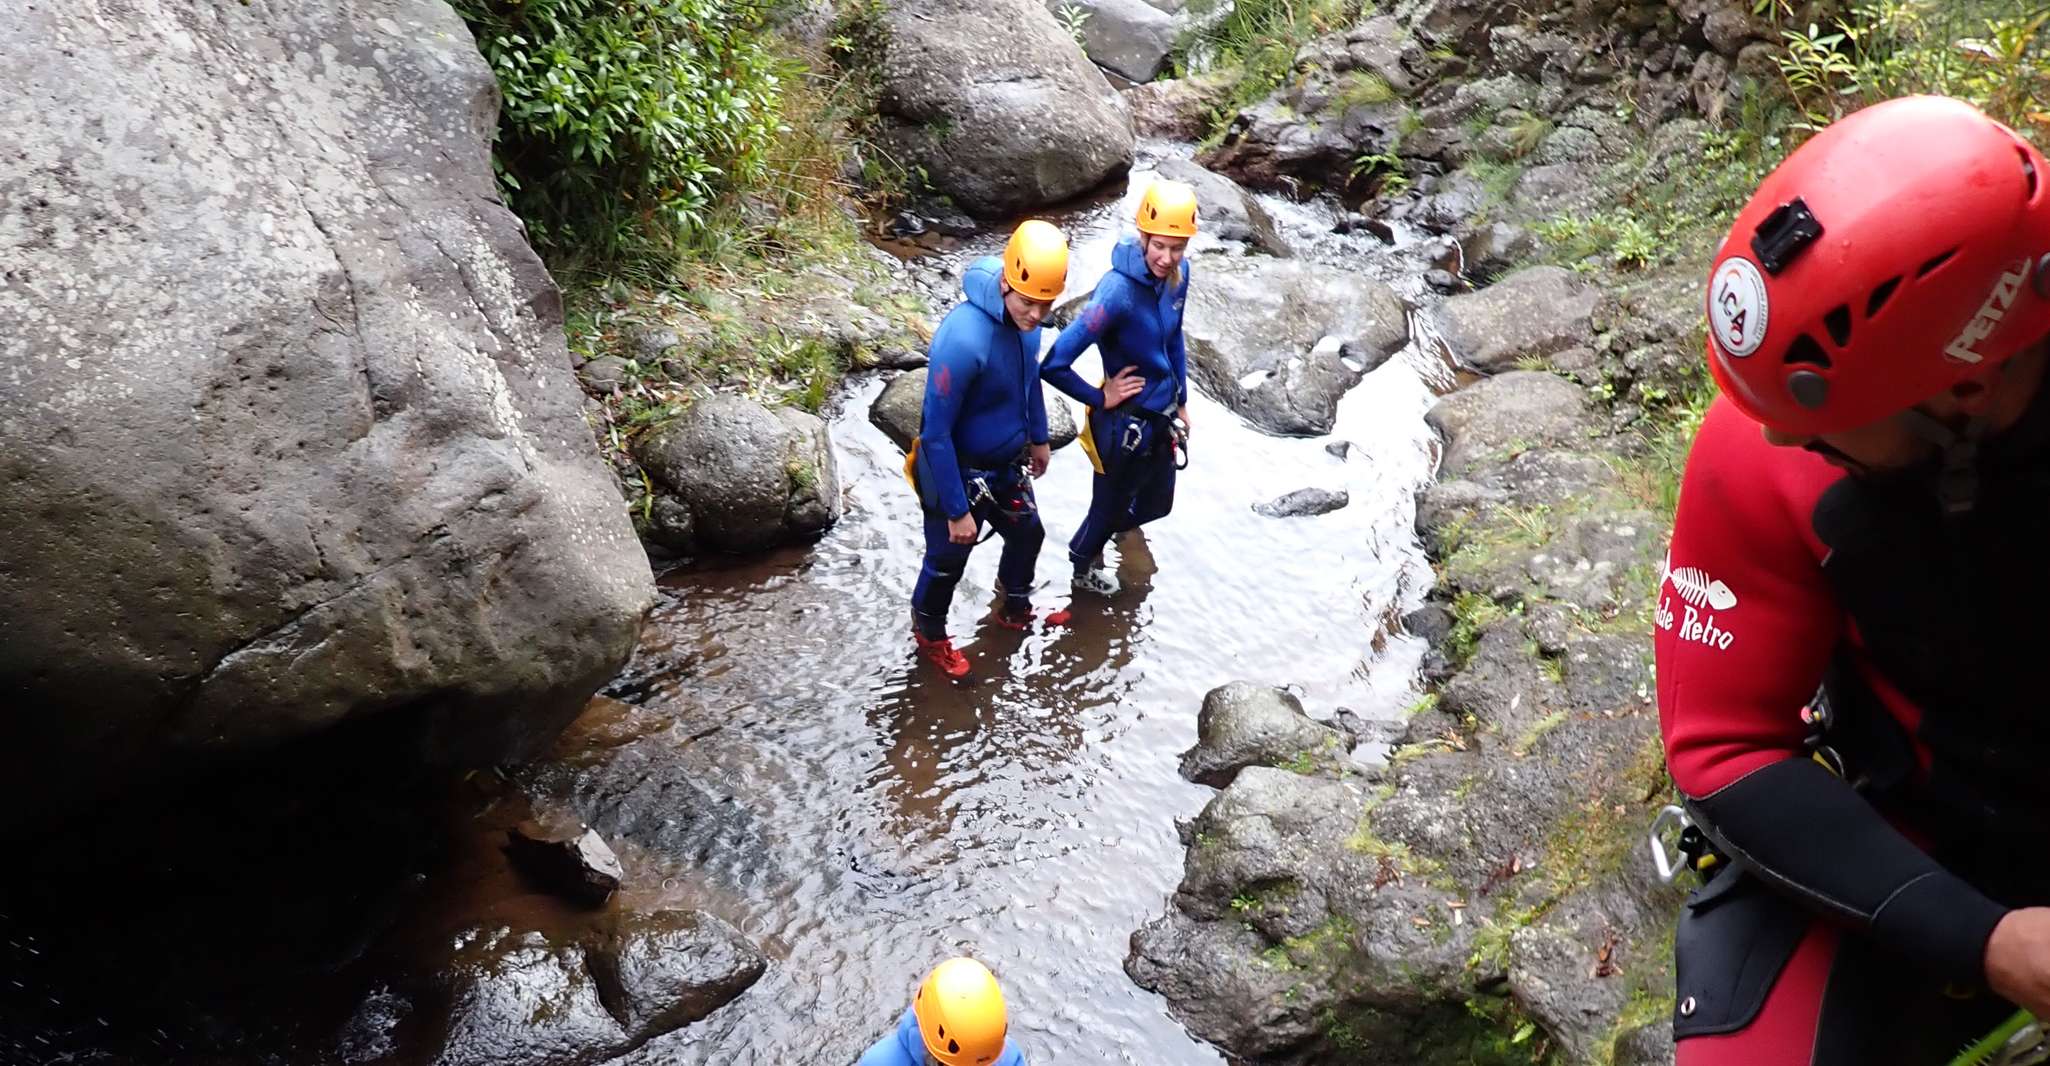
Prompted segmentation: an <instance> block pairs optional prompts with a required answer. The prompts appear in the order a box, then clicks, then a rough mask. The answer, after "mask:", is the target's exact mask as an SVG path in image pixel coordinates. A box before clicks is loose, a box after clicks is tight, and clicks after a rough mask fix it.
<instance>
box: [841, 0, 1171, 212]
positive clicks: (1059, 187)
mask: <svg viewBox="0 0 2050 1066" xmlns="http://www.w3.org/2000/svg"><path fill="white" fill-rule="evenodd" d="M884 17H885V21H886V24H887V26H888V29H889V34H890V44H889V49H888V52H887V54H886V55H885V56H884V57H883V60H882V70H883V92H882V98H881V99H880V101H879V102H878V110H879V111H880V112H881V114H882V116H883V119H884V125H885V132H886V138H887V140H888V141H889V143H890V145H891V147H892V149H893V152H894V154H895V155H896V157H897V158H898V159H900V160H901V161H903V162H904V163H906V164H907V165H915V166H920V167H923V168H924V170H925V173H926V177H927V179H928V181H929V182H930V183H931V184H932V186H933V187H934V188H935V189H937V190H939V191H940V192H943V193H946V194H947V195H948V196H951V197H953V199H954V201H955V202H956V203H958V204H959V205H960V206H961V207H962V208H963V209H965V210H967V211H968V212H970V213H971V214H975V215H979V216H983V217H997V216H1001V215H1006V214H1010V213H1015V212H1019V211H1026V210H1030V209H1032V208H1035V207H1040V206H1042V205H1045V204H1050V203H1054V202H1056V201H1059V200H1064V199H1066V198H1068V197H1070V196H1074V195H1075V194H1077V193H1081V192H1085V191H1087V190H1089V189H1091V188H1094V187H1095V186H1096V185H1097V184H1098V183H1100V182H1102V181H1103V180H1104V179H1105V178H1107V177H1110V176H1111V175H1112V174H1115V173H1119V172H1121V171H1123V170H1125V169H1126V168H1128V167H1130V166H1131V164H1132V149H1133V141H1132V127H1131V121H1130V119H1129V118H1127V117H1126V115H1125V113H1124V111H1123V110H1122V109H1121V108H1120V107H1119V105H1118V101H1117V96H1116V94H1115V93H1114V92H1113V91H1112V90H1111V88H1110V83H1109V82H1106V81H1105V80H1104V78H1103V75H1102V74H1101V73H1100V72H1098V71H1097V69H1096V68H1095V67H1094V66H1092V65H1091V64H1090V63H1089V60H1088V59H1086V58H1085V57H1084V56H1083V55H1082V50H1081V49H1080V48H1078V47H1076V45H1075V42H1074V41H1073V40H1071V39H1070V38H1069V37H1068V35H1067V31H1065V30H1063V29H1062V28H1061V26H1060V24H1059V23H1058V22H1056V21H1055V20H1054V17H1053V15H1052V14H1051V13H1049V12H1048V11H1047V10H1046V8H1044V7H1043V6H1041V5H1040V3H1039V2H1038V0H902V2H899V3H892V4H890V5H888V10H887V13H886V15H885V16H884Z"/></svg>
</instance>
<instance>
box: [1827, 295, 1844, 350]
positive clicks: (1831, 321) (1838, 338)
mask: <svg viewBox="0 0 2050 1066" xmlns="http://www.w3.org/2000/svg"><path fill="white" fill-rule="evenodd" d="M1822 324H1823V325H1824V326H1826V327H1828V328H1829V339H1830V340H1833V341H1835V342H1836V346H1837V347H1839V348H1842V347H1844V346H1845V345H1848V344H1850V343H1851V309H1850V307H1849V306H1848V305H1845V304H1838V305H1836V310H1834V311H1831V312H1830V313H1828V314H1826V315H1823V316H1822Z"/></svg>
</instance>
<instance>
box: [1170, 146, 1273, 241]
mask: <svg viewBox="0 0 2050 1066" xmlns="http://www.w3.org/2000/svg"><path fill="white" fill-rule="evenodd" d="M1157 173H1158V174H1159V175H1160V176H1161V177H1162V178H1165V179H1167V180H1169V181H1180V182H1186V183H1188V184H1189V185H1190V186H1192V187H1193V188H1194V189H1195V190H1196V200H1197V202H1198V203H1199V204H1200V205H1201V215H1200V218H1201V224H1202V227H1203V229H1205V230H1206V231H1208V232H1210V233H1213V234H1216V235H1217V236H1219V237H1222V238H1223V239H1225V240H1228V241H1243V242H1245V243H1247V244H1250V245H1252V246H1254V247H1255V248H1258V249H1260V250H1261V251H1263V252H1266V253H1267V254H1269V255H1274V256H1280V257H1281V258H1284V259H1286V258H1289V257H1291V256H1294V255H1295V249H1293V248H1291V247H1289V245H1288V242H1287V241H1285V240H1283V239H1282V237H1281V231H1280V230H1279V229H1278V228H1277V227H1276V226H1275V225H1274V218H1273V216H1271V215H1269V214H1268V213H1267V209H1266V208H1264V207H1261V206H1260V202H1259V201H1258V200H1255V199H1254V198H1253V197H1252V196H1251V195H1249V194H1248V193H1247V192H1246V190H1244V189H1242V188H1240V187H1239V184H1238V183H1237V182H1235V181H1233V180H1231V179H1230V178H1227V177H1225V176H1224V175H1222V174H1218V173H1216V172H1214V171H1211V170H1206V169H1204V168H1203V167H1201V166H1198V165H1197V164H1195V163H1192V162H1190V161H1188V160H1186V159H1169V160H1166V161H1164V162H1162V163H1161V164H1160V166H1159V168H1158V169H1157Z"/></svg>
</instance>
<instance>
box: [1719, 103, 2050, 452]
mask: <svg viewBox="0 0 2050 1066" xmlns="http://www.w3.org/2000/svg"><path fill="white" fill-rule="evenodd" d="M1708 327H1709V329H1708V337H1709V342H1708V365H1709V368H1710V369H1711V370H1712V371H1713V372H1714V374H1715V379H1716V383H1717V384H1719V385H1721V386H1722V390H1723V392H1724V394H1726V395H1728V396H1729V397H1730V399H1731V400H1732V401H1733V402H1735V403H1736V405H1737V406H1738V407H1739V408H1741V409H1742V410H1743V411H1744V413H1745V414H1748V415H1750V416H1751V417H1752V418H1754V419H1756V420H1758V421H1759V422H1762V423H1764V424H1765V425H1767V426H1770V427H1772V428H1774V429H1778V430H1780V431H1782V432H1786V433H1795V434H1801V435H1812V434H1820V433H1835V432H1839V431H1842V430H1845V429H1850V428H1852V427H1854V426H1860V425H1864V424H1866V423H1868V422H1875V421H1878V420H1879V419H1882V418H1885V417H1887V416H1888V415H1891V414H1894V413H1896V412H1899V411H1902V410H1905V409H1907V408H1910V407H1913V406H1914V405H1915V404H1918V403H1920V402H1922V401H1923V400H1926V399H1928V398H1929V397H1931V396H1934V395H1936V394H1938V393H1940V392H1942V391H1943V390H1945V389H1947V388H1949V387H1950V386H1952V385H1955V384H1957V383H1958V382H1960V381H1963V380H1965V379H1967V378H1970V377H1972V376H1973V375H1974V374H1977V373H1981V372H1983V371H1984V370H1985V369H1987V368H1989V367H1992V366H1995V365H1997V364H1999V363H2000V362H2002V361H2003V360H2005V359H2007V358H2008V357H2010V356H2012V355H2014V354H2015V353H2017V352H2019V351H2021V350H2022V349H2024V348H2026V347H2027V346H2028V345H2030V344H2032V343H2034V342H2035V341H2036V340H2038V339H2040V338H2042V337H2043V336H2044V335H2045V334H2046V333H2050V165H2046V164H2045V162H2044V158H2043V154H2042V153H2041V152H2039V151H2037V150H2036V149H2035V147H2034V146H2032V145H2030V144H2029V143H2028V142H2027V141H2025V140H2023V139H2022V138H2021V137H2020V136H2018V135H2017V134H2016V133H2015V132H2014V131H2013V130H2010V129H2008V128H2007V127H2006V126H2003V125H2001V124H2000V123H1998V122H1995V121H1994V120H1992V119H1991V118H1988V117H1986V115H1985V114H1984V113H1982V112H1980V111H1979V110H1978V109H1976V108H1974V107H1972V106H1971V105H1970V104H1966V103H1962V102H1960V101H1957V100H1950V99H1946V98H1944V97H1940V96H1910V97H1904V98H1902V99H1899V100H1889V101H1887V102H1886V103H1883V104H1877V105H1874V106H1872V107H1868V108H1866V109H1864V110H1863V111H1859V112H1857V113H1856V114H1853V115H1850V116H1848V117H1846V118H1844V119H1842V120H1841V121H1839V122H1836V123H1835V124H1833V125H1831V126H1830V127H1829V128H1828V129H1825V130H1823V131H1822V132H1821V133H1818V134H1816V135H1815V137H1814V139H1812V140H1810V141H1809V142H1808V143H1807V144H1804V145H1802V146H1801V147H1800V148H1799V149H1798V150H1796V151H1795V152H1794V154H1793V155H1791V156H1788V157H1787V159H1786V161H1785V162H1783V163H1781V164H1780V166H1779V168H1778V169H1777V170H1774V171H1773V172H1772V174H1771V176H1769V177H1767V178H1766V179H1765V182H1764V184H1762V185H1760V186H1759V187H1758V192H1757V193H1755V194H1753V196H1752V197H1751V202H1750V203H1749V204H1746V205H1745V207H1744V210H1743V211H1742V212H1741V213H1740V214H1738V216H1737V222H1736V225H1734V226H1733V227H1731V229H1730V234H1729V236H1727V237H1725V238H1724V239H1723V243H1722V246H1721V247H1719V248H1718V249H1716V259H1715V269H1714V271H1712V272H1711V273H1710V274H1709V279H1708Z"/></svg>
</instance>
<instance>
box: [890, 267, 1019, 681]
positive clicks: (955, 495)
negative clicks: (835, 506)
mask: <svg viewBox="0 0 2050 1066" xmlns="http://www.w3.org/2000/svg"><path fill="white" fill-rule="evenodd" d="M1002 278H1003V264H1002V262H1001V261H999V260H998V259H997V258H996V257H994V256H990V257H986V258H983V259H979V260H976V262H975V263H974V264H972V265H971V266H969V268H968V271H967V273H966V274H965V275H963V277H962V279H961V290H962V292H963V293H964V294H965V295H966V296H967V299H965V300H963V301H962V302H961V303H959V304H956V305H955V306H954V309H953V310H952V311H949V312H948V313H947V317H946V318H945V319H944V320H943V321H941V322H940V328H939V329H938V330H937V331H935V332H934V333H933V337H932V348H931V357H930V361H931V367H930V369H929V370H928V372H927V375H926V379H925V409H924V420H923V422H922V423H921V425H920V428H919V431H918V444H917V454H916V459H915V468H916V471H917V481H918V487H919V494H920V497H921V499H922V502H923V503H924V505H925V563H924V565H923V566H922V567H920V569H919V572H918V584H917V587H916V588H914V589H913V590H912V593H911V614H912V620H913V623H914V624H915V625H916V626H917V627H918V631H919V633H920V634H921V635H922V636H924V637H925V638H926V639H928V640H938V639H940V638H942V637H945V636H946V635H947V608H948V606H949V605H951V604H952V603H953V601H954V587H955V586H956V585H958V584H960V581H961V572H962V570H963V569H964V568H965V567H966V566H967V564H968V553H969V551H970V550H971V549H972V548H973V547H974V545H971V544H955V543H953V542H952V541H950V540H949V539H948V537H947V520H948V519H949V518H959V517H961V516H963V515H968V514H973V515H974V516H975V523H976V525H975V528H976V531H977V533H978V534H980V532H981V530H982V526H983V523H985V522H987V523H989V524H990V525H992V526H994V527H995V529H996V531H997V533H998V535H1000V536H1002V537H1003V538H1004V554H1003V559H1002V561H1001V562H1000V563H999V565H998V567H997V581H998V583H999V584H1000V585H1001V586H1002V588H1003V592H1004V599H1005V609H1006V611H1007V612H1009V613H1012V614H1016V613H1018V612H1019V611H1022V610H1024V609H1026V608H1027V607H1028V606H1029V601H1028V598H1029V596H1030V594H1031V591H1032V576H1033V569H1034V564H1035V563H1036V562H1037V561H1038V558H1039V546H1040V544H1041V543H1042V542H1043V541H1044V540H1045V539H1046V530H1045V528H1044V527H1043V526H1041V525H1040V523H1039V511H1038V507H1037V505H1036V502H1035V501H1034V499H1033V495H1032V481H1031V477H1030V476H1029V474H1028V473H1027V471H1026V468H1025V462H1026V460H1027V454H1026V446H1027V445H1028V444H1045V443H1047V429H1046V398H1045V395H1044V394H1043V393H1042V391H1041V390H1040V387H1039V376H1038V374H1037V373H1036V371H1037V368H1038V365H1039V330H1037V329H1033V330H1031V331H1029V332H1020V331H1019V329H1018V327H1017V326H1016V324H1014V323H1013V322H1011V320H1010V318H1009V316H1008V315H1007V314H1006V313H1005V311H1004V298H1003V290H1002V289H1001V288H1000V287H999V286H1000V282H1001V280H1002ZM971 493H974V496H973V497H972V498H971V495H970V494H971Z"/></svg>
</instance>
